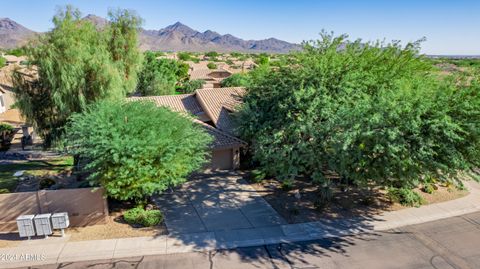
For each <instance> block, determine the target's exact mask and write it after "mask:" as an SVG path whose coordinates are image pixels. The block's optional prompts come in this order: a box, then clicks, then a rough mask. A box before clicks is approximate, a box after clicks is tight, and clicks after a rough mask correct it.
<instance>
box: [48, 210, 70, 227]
mask: <svg viewBox="0 0 480 269" xmlns="http://www.w3.org/2000/svg"><path fill="white" fill-rule="evenodd" d="M52 225H53V229H65V228H68V226H69V225H70V221H69V220H68V213H67V212H61V213H54V214H53V215H52Z"/></svg>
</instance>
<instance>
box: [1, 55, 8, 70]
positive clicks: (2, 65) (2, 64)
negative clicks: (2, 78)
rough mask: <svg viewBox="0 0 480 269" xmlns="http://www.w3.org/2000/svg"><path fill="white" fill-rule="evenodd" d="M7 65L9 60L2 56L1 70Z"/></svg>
mask: <svg viewBox="0 0 480 269" xmlns="http://www.w3.org/2000/svg"><path fill="white" fill-rule="evenodd" d="M6 64H7V60H6V59H5V58H3V57H2V56H0V68H2V67H4V66H5V65H6Z"/></svg>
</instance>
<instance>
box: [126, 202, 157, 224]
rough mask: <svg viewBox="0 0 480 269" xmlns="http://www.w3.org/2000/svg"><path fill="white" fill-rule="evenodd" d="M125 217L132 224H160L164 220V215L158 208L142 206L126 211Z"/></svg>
mask: <svg viewBox="0 0 480 269" xmlns="http://www.w3.org/2000/svg"><path fill="white" fill-rule="evenodd" d="M123 219H124V220H125V221H126V222H127V223H128V224H131V225H135V224H137V225H142V226H144V227H151V226H155V225H157V224H159V223H160V222H161V221H162V220H163V215H162V212H160V210H157V209H152V210H145V209H143V208H141V207H135V208H132V209H129V210H127V211H125V213H124V214H123Z"/></svg>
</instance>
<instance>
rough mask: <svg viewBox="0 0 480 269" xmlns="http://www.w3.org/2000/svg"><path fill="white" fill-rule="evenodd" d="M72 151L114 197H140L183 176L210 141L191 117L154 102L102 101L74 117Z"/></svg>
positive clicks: (69, 143) (95, 181)
mask: <svg viewBox="0 0 480 269" xmlns="http://www.w3.org/2000/svg"><path fill="white" fill-rule="evenodd" d="M70 119H71V120H70V121H69V123H68V125H67V126H66V144H67V148H68V149H69V151H70V152H71V153H73V154H75V155H78V156H80V157H81V159H82V160H83V162H86V166H85V167H84V168H83V169H84V170H86V171H92V173H91V176H90V177H89V180H90V181H91V183H92V184H94V185H100V186H103V187H105V189H106V193H107V195H108V196H110V197H114V198H116V199H120V200H129V199H135V200H141V199H143V198H144V197H147V196H149V195H152V194H153V193H154V192H161V191H164V190H166V189H167V188H168V187H171V186H175V185H178V184H180V183H182V182H184V181H185V177H186V176H187V175H189V174H190V173H191V172H193V171H195V170H197V169H199V168H201V167H202V165H203V164H204V163H205V160H206V158H205V157H206V156H207V152H208V150H207V149H208V147H207V146H208V144H209V143H210V142H211V141H212V138H211V137H210V135H208V134H207V133H206V132H205V131H204V129H203V128H202V127H201V126H200V125H198V124H196V123H194V122H193V121H192V120H191V119H190V118H188V117H186V116H184V115H180V114H178V113H176V112H173V111H170V110H168V109H167V108H164V107H157V106H155V104H154V103H150V102H112V101H106V100H105V101H99V102H97V103H95V104H93V105H91V106H89V107H88V108H87V109H86V110H84V111H83V112H81V113H76V114H74V115H72V116H71V118H70Z"/></svg>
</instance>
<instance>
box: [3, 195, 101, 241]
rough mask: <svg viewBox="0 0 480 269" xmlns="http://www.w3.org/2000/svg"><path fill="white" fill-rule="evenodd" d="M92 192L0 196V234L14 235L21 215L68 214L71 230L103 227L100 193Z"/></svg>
mask: <svg viewBox="0 0 480 269" xmlns="http://www.w3.org/2000/svg"><path fill="white" fill-rule="evenodd" d="M92 190H93V189H92V188H84V189H64V190H41V191H38V192H19V193H6V194H0V232H15V231H17V224H16V218H17V217H18V216H20V215H29V214H42V213H55V212H68V215H69V219H70V226H71V227H80V226H89V225H95V224H104V223H106V221H107V217H108V206H107V202H106V199H105V198H104V197H103V190H102V189H98V190H96V191H92Z"/></svg>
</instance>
